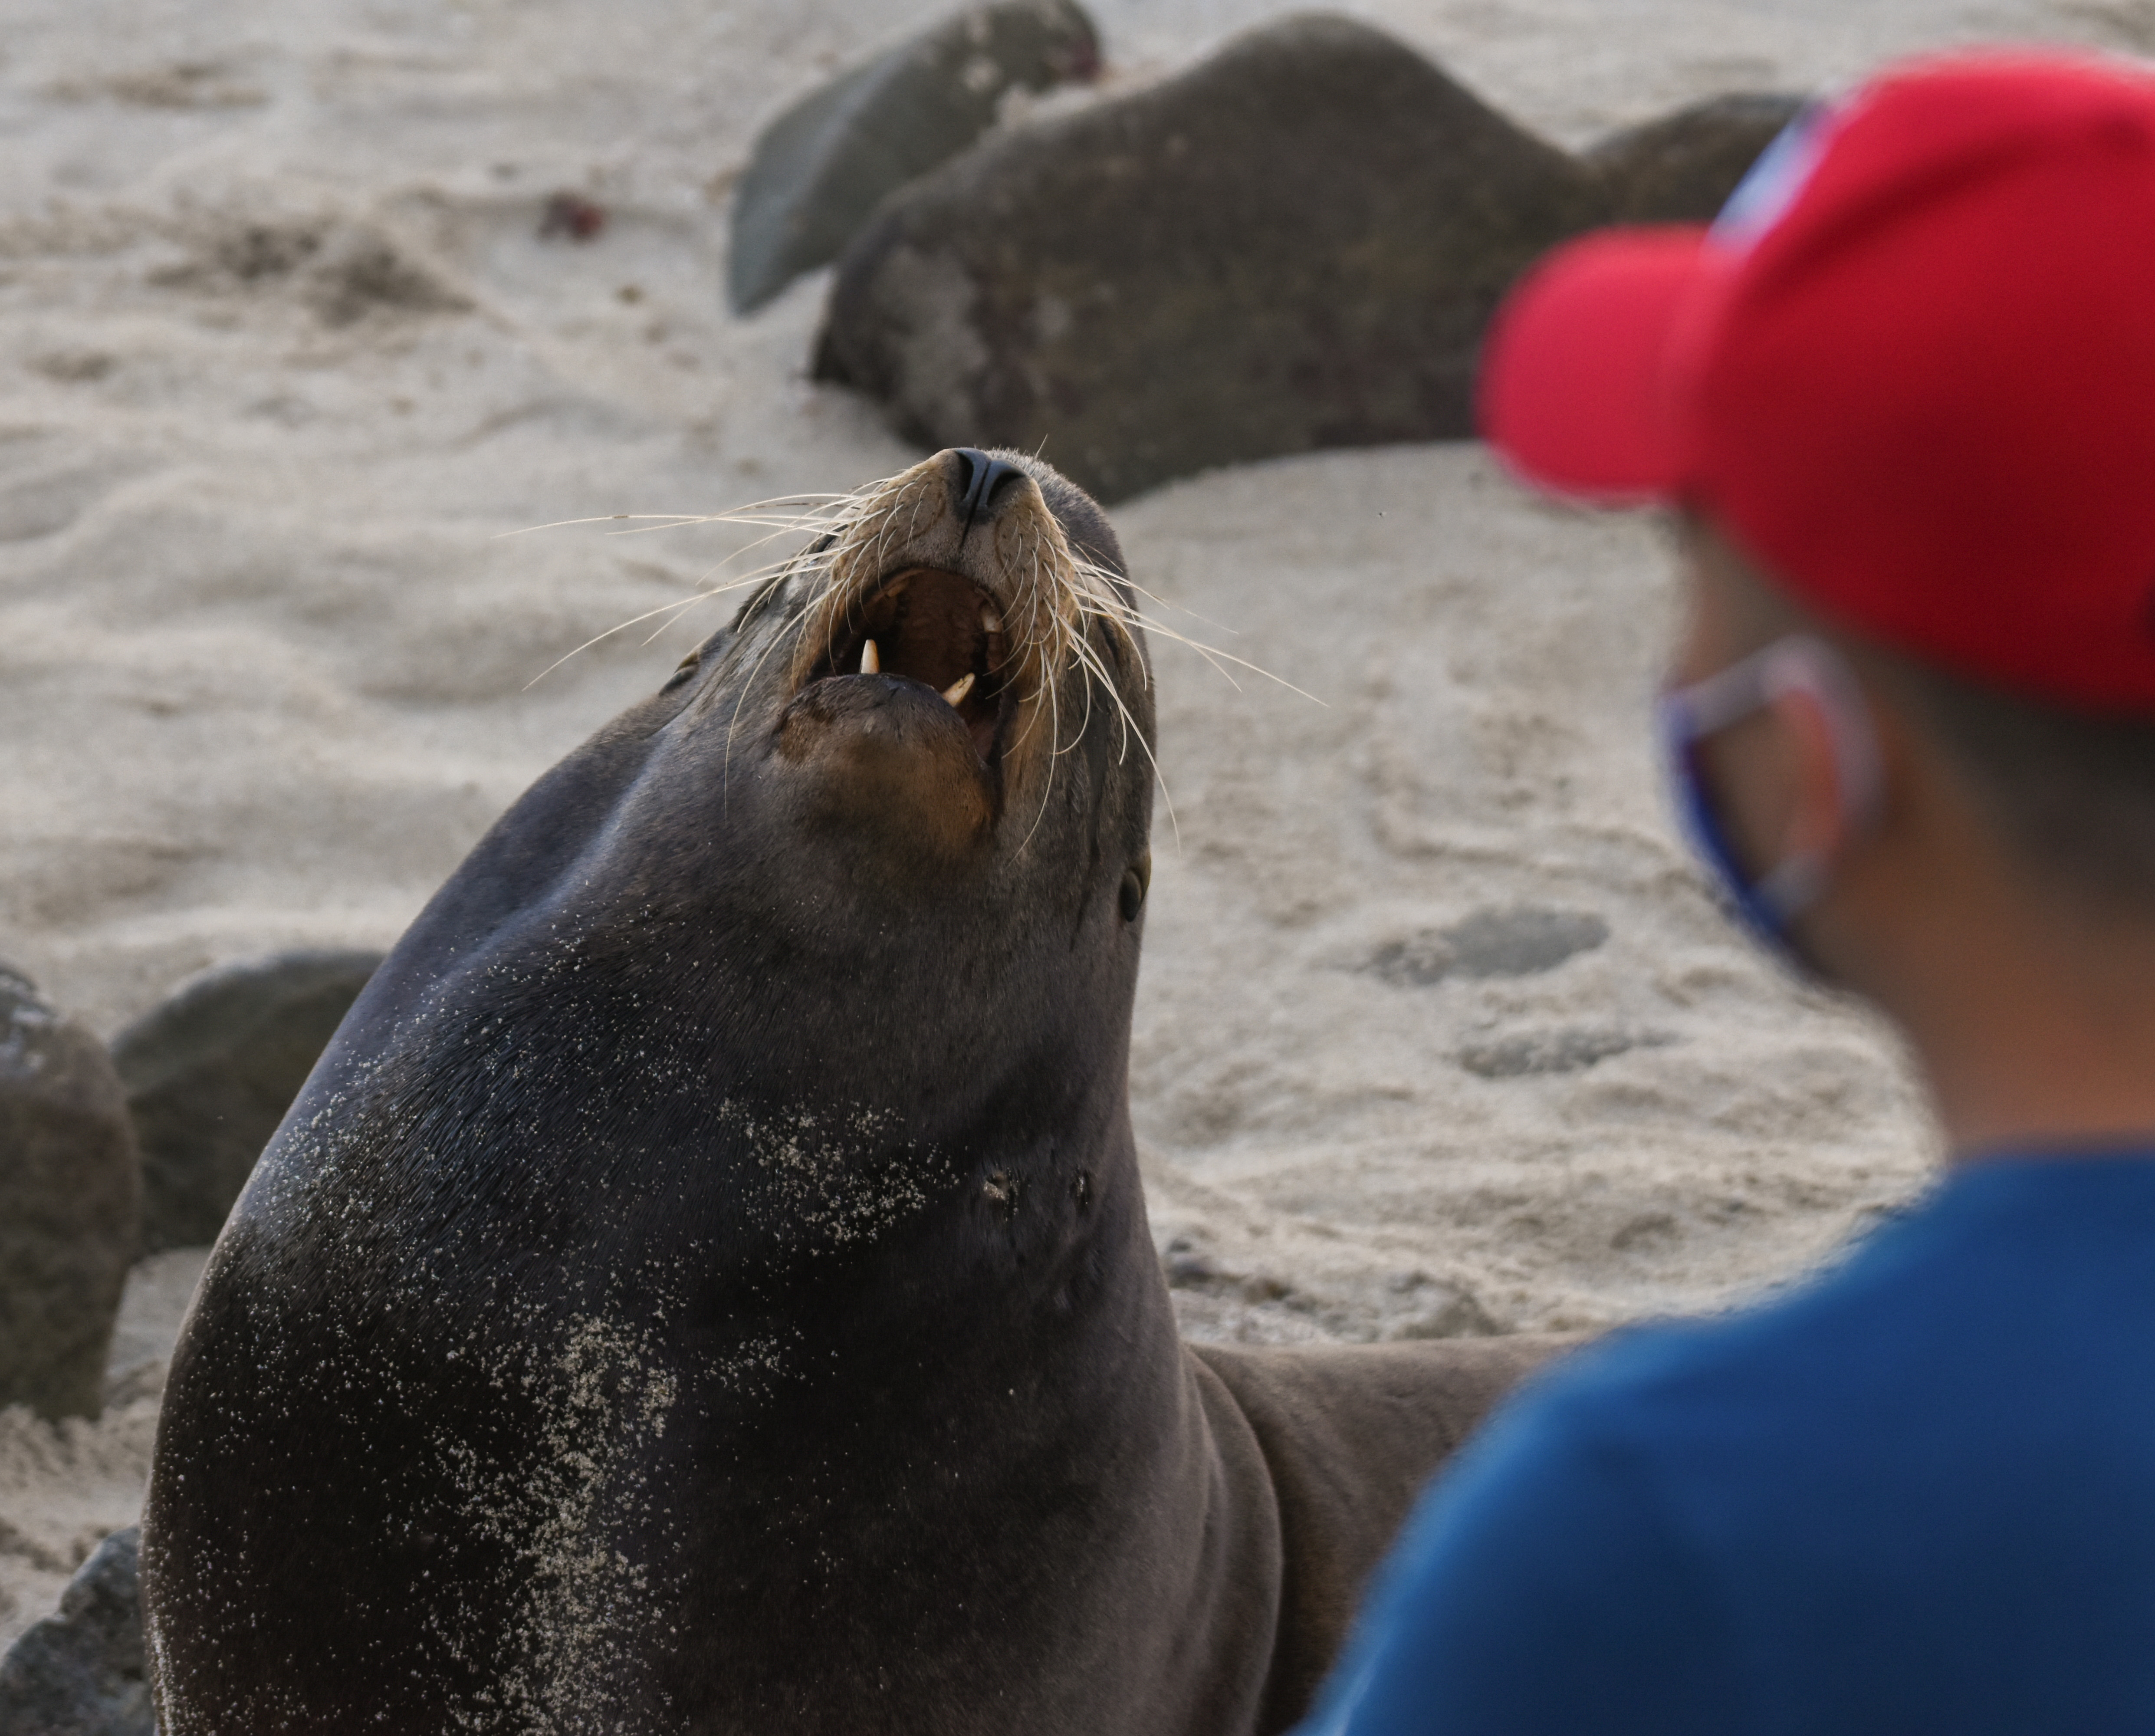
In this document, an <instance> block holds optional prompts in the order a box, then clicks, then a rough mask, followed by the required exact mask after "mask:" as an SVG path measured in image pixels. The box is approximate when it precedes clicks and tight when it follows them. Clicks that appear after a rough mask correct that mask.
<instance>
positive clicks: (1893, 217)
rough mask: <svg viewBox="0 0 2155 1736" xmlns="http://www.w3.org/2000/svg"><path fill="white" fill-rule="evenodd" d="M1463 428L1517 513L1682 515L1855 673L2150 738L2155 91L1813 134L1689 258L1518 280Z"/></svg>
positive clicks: (2027, 62) (1945, 70)
mask: <svg viewBox="0 0 2155 1736" xmlns="http://www.w3.org/2000/svg"><path fill="white" fill-rule="evenodd" d="M1481 416H1482V428H1483V431H1484V433H1486V434H1487V438H1489V440H1490V441H1491V442H1492V443H1493V444H1494V445H1495V446H1496V448H1497V450H1498V451H1499V452H1500V453H1502V455H1503V457H1504V458H1505V459H1506V460H1507V462H1508V463H1510V464H1511V466H1512V467H1513V469H1516V470H1517V471H1518V472H1519V473H1520V474H1522V475H1523V476H1524V477H1525V478H1526V479H1528V481H1530V482H1532V483H1533V484H1537V485H1538V486H1540V487H1542V488H1544V489H1548V490H1551V491H1553V492H1555V493H1558V494H1569V495H1572V496H1574V497H1578V498H1582V499H1589V500H1594V501H1600V502H1605V503H1611V504H1615V503H1640V502H1645V501H1651V500H1659V501H1664V502H1667V503H1670V504H1683V505H1687V506H1690V507H1692V508H1695V509H1697V510H1701V511H1702V512H1704V513H1706V514H1707V515H1708V516H1710V517H1712V519H1714V520H1716V521H1717V522H1718V523H1721V524H1722V525H1725V526H1726V527H1728V530H1730V531H1731V532H1732V533H1733V535H1735V536H1736V538H1737V540H1738V541H1739V542H1740V543H1741V544H1742V545H1743V546H1744V547H1746V548H1747V549H1748V550H1749V551H1751V552H1752V553H1753V554H1754V555H1756V556H1758V558H1759V559H1761V560H1762V561H1764V562H1765V563H1766V564H1767V565H1768V566H1769V567H1770V568H1771V569H1772V570H1773V571H1774V574H1775V575H1776V576H1777V577H1778V578H1779V580H1780V581H1782V582H1783V583H1784V585H1785V586H1787V587H1788V588H1789V590H1790V591H1792V592H1794V594H1795V595H1796V596H1797V597H1799V598H1800V599H1801V600H1802V601H1804V602H1806V603H1809V604H1810V605H1811V606H1813V607H1815V608H1816V609H1817V610H1818V611H1819V612H1820V613H1821V614H1822V615H1824V616H1825V617H1828V618H1830V619H1838V620H1840V621H1841V622H1845V624H1846V625H1847V626H1849V627H1851V628H1854V629H1856V630H1857V631H1859V632H1864V633H1866V634H1868V635H1869V636H1870V637H1871V638H1875V639H1876V640H1878V641H1880V642H1881V643H1885V644H1888V645H1891V646H1894V647H1897V648H1900V649H1902V650H1904V651H1906V652H1907V653H1910V654H1912V655H1913V656H1916V657H1918V658H1922V659H1925V660H1927V661H1928V662H1930V663H1933V664H1935V665H1937V667H1939V668H1946V669H1950V670H1953V671H1955V672H1958V673H1964V674H1966V675H1968V676H1969V677H1972V678H1973V679H1978V680H1981V681H1987V682H1989V683H1990V684H1994V685H1996V686H1999V687H2001V688H2004V689H2010V690H2013V691H2016V692H2019V693H2023V694H2028V695H2030V696H2031V697H2040V698H2043V699H2050V700H2051V701H2054V702H2056V703H2059V704H2065V705H2067V706H2071V707H2074V708H2076V709H2086V710H2100V711H2111V712H2132V713H2147V714H2155V73H2151V71H2150V70H2148V69H2145V68H2143V67H2142V66H2139V65H2137V64H2132V63H2129V62H2122V61H2116V60H2106V59H2096V58H2093V57H2067V56H2064V55H2060V54H2035V53H2017V54H1982V55H1963V56H1956V57H1953V58H1951V59H1931V60H1925V61H1919V62H1915V63H1912V64H1907V65H1904V66H1902V67H1900V68H1897V69H1892V70H1891V71H1889V72H1887V73H1886V74H1884V75H1883V76H1882V77H1881V78H1879V79H1876V81H1874V82H1872V83H1871V84H1867V85H1866V86H1864V87H1863V88H1861V90H1857V91H1856V92H1855V94H1853V95H1850V96H1849V97H1847V98H1845V100H1840V101H1837V102H1835V103H1832V104H1830V105H1818V106H1816V107H1815V108H1814V109H1813V110H1810V111H1809V112H1808V113H1807V114H1806V115H1804V117H1802V118H1801V119H1799V120H1798V121H1797V122H1796V123H1795V125H1793V126H1792V127H1790V129H1789V131H1787V132H1786V133H1784V134H1783V135H1782V136H1781V138H1780V139H1779V141H1777V142H1776V143H1775V144H1774V146H1773V147H1772V148H1771V149H1769V151H1767V153H1766V155H1765V156H1763V157H1762V158H1761V159H1760V160H1759V161H1758V165H1757V166H1756V167H1754V168H1753V170H1752V172H1751V174H1750V175H1749V177H1748V178H1747V179H1746V180H1745V182H1743V186H1742V187H1739V188H1738V190H1737V192H1736V194H1735V196H1734V197H1733V198H1732V199H1731V200H1730V201H1729V202H1728V207H1726V208H1725V209H1724V210H1723V211H1722V214H1721V216H1720V218H1718V219H1717V221H1716V222H1715V223H1714V224H1713V225H1712V227H1711V228H1696V227H1684V228H1630V229H1608V230H1603V231H1601V232H1600V233H1596V234H1594V235H1590V236H1588V237H1586V238H1584V239H1582V240H1579V241H1577V242H1574V243H1571V244H1569V245H1568V246H1566V247H1564V248H1559V250H1558V251H1557V252H1556V253H1554V254H1552V255H1551V256H1550V257H1549V258H1548V259H1546V260H1544V261H1543V263H1542V264H1539V265H1538V266H1537V267H1536V268H1535V269H1533V271H1532V272H1531V273H1529V274H1528V276H1527V277H1526V278H1525V279H1523V281H1522V282H1521V283H1520V284H1519V285H1518V287H1517V288H1516V289H1514V290H1513V293H1512V294H1511V295H1510V297H1509V298H1508V299H1507V300H1506V302H1505V304H1504V305H1503V306H1502V308H1501V309H1500V310H1498V313H1497V319H1496V320H1495V322H1494V324H1493V325H1492V327H1491V330H1490V334H1489V338H1488V341H1487V346H1486V349H1485V353H1484V361H1483V366H1482V381H1481Z"/></svg>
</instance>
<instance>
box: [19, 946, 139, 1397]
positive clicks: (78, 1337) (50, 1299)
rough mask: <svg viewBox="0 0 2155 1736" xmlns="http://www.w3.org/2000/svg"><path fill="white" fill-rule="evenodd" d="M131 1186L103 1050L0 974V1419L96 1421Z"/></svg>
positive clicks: (116, 1088)
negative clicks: (0, 1413) (31, 1413)
mask: <svg viewBox="0 0 2155 1736" xmlns="http://www.w3.org/2000/svg"><path fill="white" fill-rule="evenodd" d="M140 1176H141V1164H140V1160H139V1159H138V1157H137V1155H136V1149H135V1135H134V1132H133V1129H131V1127H130V1125H129V1124H128V1119H127V1098H126V1093H125V1092H124V1091H122V1090H121V1088H120V1080H119V1078H118V1076H117V1075H116V1074H115V1073H114V1071H113V1067H112V1063H111V1061H110V1059H109V1058H108V1057H107V1056H106V1054H105V1047H104V1045H103V1044H101V1043H100V1042H98V1040H97V1039H96V1038H95V1037H92V1036H91V1035H90V1032H87V1031H85V1030H84V1029H83V1028H82V1027H80V1026H79V1025H75V1024H71V1023H69V1022H68V1021H66V1020H64V1019H63V1018H61V1017H59V1014H57V1013H55V1012H54V1011H53V1009H52V1008H51V1007H50V1006H47V1005H46V1004H45V1002H44V1001H43V1000H41V999H40V998H39V997H38V992H37V990H36V989H35V987H34V986H33V985H32V984H31V982H30V981H29V979H28V978H27V977H25V976H20V975H18V973H16V972H15V971H13V970H8V969H7V968H6V967H5V966H0V1406H4V1405H28V1406H31V1407H32V1408H33V1410H35V1411H38V1414H39V1415H41V1416H48V1417H53V1418H59V1417H62V1416H96V1415H97V1413H98V1411H99V1409H100V1406H101V1404H102V1401H103V1398H104V1385H105V1352H106V1350H107V1349H108V1348H109V1346H110V1344H111V1342H112V1322H113V1319H114V1317H115V1315H116V1314H118V1313H119V1311H120V1291H121V1289H122V1288H124V1287H125V1283H126V1281H127V1267H128V1266H129V1264H130V1263H131V1262H132V1261H133V1260H134V1257H135V1254H136V1247H137V1240H138V1237H139V1234H140V1212H141V1180H140Z"/></svg>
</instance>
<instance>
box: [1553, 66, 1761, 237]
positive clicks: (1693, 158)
mask: <svg viewBox="0 0 2155 1736" xmlns="http://www.w3.org/2000/svg"><path fill="white" fill-rule="evenodd" d="M1803 106H1804V100H1803V98H1801V97H1799V96H1781V95H1769V94H1766V93H1763V92H1753V93H1748V94H1743V95H1733V96H1717V97H1714V98H1713V99H1712V100H1710V101H1707V102H1702V103H1694V104H1693V105H1692V106H1691V107H1689V108H1687V109H1679V110H1676V113H1674V114H1673V115H1663V116H1662V117H1661V119H1660V120H1650V121H1648V122H1647V123H1646V125H1644V126H1634V127H1628V128H1626V129H1625V131H1622V132H1620V133H1612V134H1611V135H1610V136H1609V137H1607V138H1606V139H1604V140H1603V141H1601V142H1600V144H1598V145H1596V146H1594V148H1593V149H1592V150H1591V151H1588V152H1587V153H1586V161H1587V163H1588V164H1589V166H1591V167H1592V168H1593V170H1594V172H1595V173H1596V174H1598V175H1599V176H1600V177H1601V181H1602V184H1603V186H1604V187H1605V188H1606V189H1607V190H1608V197H1609V207H1610V216H1611V218H1613V219H1614V220H1615V222H1618V223H1711V222H1712V220H1713V218H1714V216H1715V214H1716V213H1718V212H1719V211H1720V209H1721V207H1722V205H1723V204H1725V203H1726V202H1728V196H1729V194H1731V193H1733V192H1735V191H1736V184H1737V182H1739V181H1741V180H1743V177H1744V175H1745V174H1746V173H1747V172H1748V171H1749V169H1750V167H1751V165H1752V164H1753V163H1754V162H1756V161H1758V154H1759V152H1761V151H1763V150H1764V149H1765V148H1766V147H1767V146H1769V145H1770V144H1772V143H1773V142H1774V139H1775V137H1776V136H1778V135H1779V133H1780V131H1781V129H1782V128H1783V127H1784V126H1786V125H1788V124H1789V122H1790V121H1791V120H1794V119H1795V118H1796V116H1797V115H1798V114H1799V113H1800V112H1801V111H1802V109H1803Z"/></svg>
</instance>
